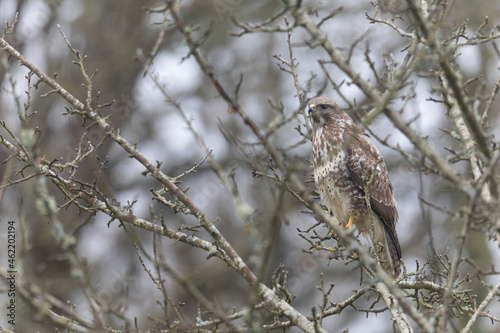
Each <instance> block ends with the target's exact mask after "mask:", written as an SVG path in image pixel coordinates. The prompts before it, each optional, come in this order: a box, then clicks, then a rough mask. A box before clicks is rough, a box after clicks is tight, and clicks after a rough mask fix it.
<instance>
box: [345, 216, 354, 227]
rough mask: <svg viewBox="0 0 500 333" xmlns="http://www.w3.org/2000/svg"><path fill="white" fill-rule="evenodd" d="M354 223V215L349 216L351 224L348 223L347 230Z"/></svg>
mask: <svg viewBox="0 0 500 333" xmlns="http://www.w3.org/2000/svg"><path fill="white" fill-rule="evenodd" d="M353 222H354V218H353V217H352V215H349V222H347V225H346V228H347V229H350V228H351V227H352V223H353Z"/></svg>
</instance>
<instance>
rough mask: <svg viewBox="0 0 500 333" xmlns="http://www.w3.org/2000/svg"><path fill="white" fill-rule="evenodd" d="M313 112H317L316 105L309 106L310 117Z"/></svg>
mask: <svg viewBox="0 0 500 333" xmlns="http://www.w3.org/2000/svg"><path fill="white" fill-rule="evenodd" d="M313 111H316V105H315V104H309V109H308V110H307V113H308V114H309V115H310V114H311V113H312V112H313Z"/></svg>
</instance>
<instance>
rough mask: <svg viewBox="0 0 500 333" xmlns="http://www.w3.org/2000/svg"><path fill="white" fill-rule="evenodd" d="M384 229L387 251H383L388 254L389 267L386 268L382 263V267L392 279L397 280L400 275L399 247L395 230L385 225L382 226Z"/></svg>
mask: <svg viewBox="0 0 500 333" xmlns="http://www.w3.org/2000/svg"><path fill="white" fill-rule="evenodd" d="M384 229H385V238H386V240H387V242H386V244H387V246H386V247H387V249H384V250H387V251H388V252H389V257H390V263H391V265H390V266H391V267H387V268H386V267H384V264H383V263H382V267H383V268H384V270H385V271H386V272H387V273H389V274H391V275H392V277H393V278H394V279H397V278H398V277H399V275H400V274H401V247H400V245H399V240H398V235H397V234H396V230H391V229H390V228H389V227H388V226H386V225H384ZM393 229H394V228H393ZM387 259H389V258H387Z"/></svg>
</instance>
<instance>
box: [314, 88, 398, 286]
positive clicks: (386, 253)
mask: <svg viewBox="0 0 500 333" xmlns="http://www.w3.org/2000/svg"><path fill="white" fill-rule="evenodd" d="M308 105H309V117H310V119H311V122H312V125H313V130H314V133H313V137H312V157H313V162H314V181H315V183H316V187H317V188H318V191H319V194H320V196H321V200H322V201H323V202H324V203H325V205H326V207H327V208H328V209H329V210H330V212H331V213H332V214H333V215H334V216H335V217H336V218H337V219H338V220H339V222H340V225H341V226H347V227H351V226H352V224H353V223H354V225H356V227H357V229H358V230H359V231H360V232H361V233H362V234H363V235H364V236H365V237H366V236H372V237H371V239H372V242H373V244H374V248H375V249H376V250H377V253H378V258H379V261H380V264H381V266H382V268H383V269H384V270H385V271H386V272H387V273H388V274H390V275H392V276H393V278H397V277H399V275H400V273H401V248H400V246H399V241H398V236H397V234H396V222H397V221H398V218H399V215H398V211H397V209H396V200H395V199H394V190H393V187H392V184H391V181H390V179H389V175H388V173H387V167H386V165H385V163H384V159H383V157H382V155H380V153H379V151H378V150H377V148H376V147H375V146H374V145H373V144H372V143H371V142H370V141H369V140H368V139H367V138H366V137H365V136H364V135H363V133H362V131H361V130H360V129H359V128H358V127H357V126H356V124H355V123H354V122H353V120H352V119H351V117H349V115H347V113H345V112H344V111H343V110H342V109H341V108H340V107H339V106H338V105H337V103H335V102H334V101H333V100H331V99H329V98H326V97H317V98H313V99H312V100H310V101H309V103H308ZM367 196H368V197H369V202H370V205H367V200H366V197H367Z"/></svg>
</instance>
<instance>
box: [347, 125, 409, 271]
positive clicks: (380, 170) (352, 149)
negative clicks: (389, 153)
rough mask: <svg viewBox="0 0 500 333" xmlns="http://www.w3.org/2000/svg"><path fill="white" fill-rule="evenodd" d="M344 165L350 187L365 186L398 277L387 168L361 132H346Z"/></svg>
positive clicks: (394, 217)
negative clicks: (382, 229)
mask: <svg viewBox="0 0 500 333" xmlns="http://www.w3.org/2000/svg"><path fill="white" fill-rule="evenodd" d="M345 134H346V136H345V138H344V140H345V141H344V142H345V150H346V155H347V156H346V158H347V159H346V163H347V168H348V170H349V174H350V176H351V179H352V181H353V182H354V184H355V185H356V186H357V187H358V188H359V189H360V190H362V191H363V193H365V192H366V189H367V186H369V195H370V206H371V209H372V210H373V212H374V213H375V214H376V215H377V216H378V217H379V219H380V220H381V221H382V223H383V224H384V230H385V234H386V237H387V242H388V247H389V252H390V255H391V259H392V262H393V265H394V271H395V272H394V275H396V276H397V275H399V270H400V259H401V248H400V245H399V240H398V236H397V234H396V222H397V220H398V218H399V215H398V211H397V209H396V200H395V198H394V190H393V187H392V184H391V180H390V179H389V174H388V172H387V167H386V165H385V163H384V159H383V158H382V155H380V153H379V151H378V150H377V148H376V147H375V146H374V145H373V144H372V143H371V142H370V141H369V140H368V139H367V138H366V137H364V136H363V135H362V134H361V133H356V132H346V133H345Z"/></svg>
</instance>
